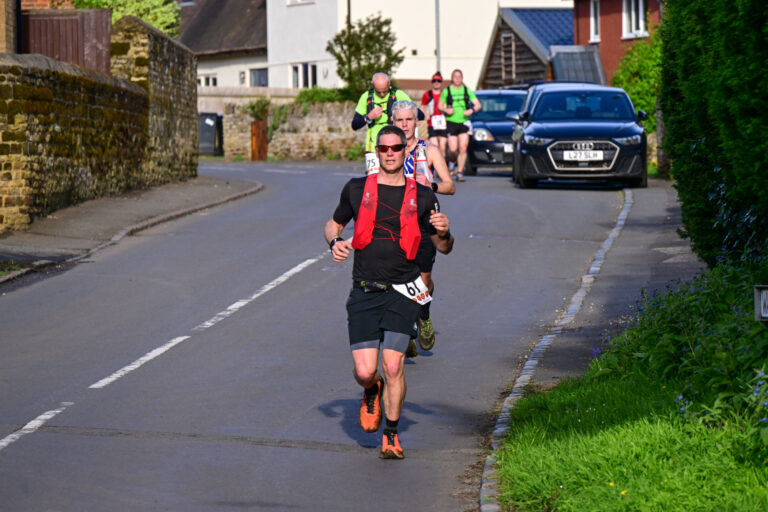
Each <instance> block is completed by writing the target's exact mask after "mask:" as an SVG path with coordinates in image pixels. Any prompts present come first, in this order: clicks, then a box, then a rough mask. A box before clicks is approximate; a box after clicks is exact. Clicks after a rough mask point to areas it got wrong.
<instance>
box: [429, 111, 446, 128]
mask: <svg viewBox="0 0 768 512" xmlns="http://www.w3.org/2000/svg"><path fill="white" fill-rule="evenodd" d="M430 119H431V120H432V129H434V130H445V129H446V127H447V126H448V125H446V124H445V116H444V115H442V114H440V115H439V116H432V117H431V118H430Z"/></svg>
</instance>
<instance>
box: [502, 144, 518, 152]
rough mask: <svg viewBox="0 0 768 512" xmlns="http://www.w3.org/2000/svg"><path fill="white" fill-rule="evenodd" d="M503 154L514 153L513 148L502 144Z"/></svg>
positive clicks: (511, 145)
mask: <svg viewBox="0 0 768 512" xmlns="http://www.w3.org/2000/svg"><path fill="white" fill-rule="evenodd" d="M504 152H505V153H514V152H515V146H514V145H513V144H504Z"/></svg>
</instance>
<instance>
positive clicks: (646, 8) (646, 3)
mask: <svg viewBox="0 0 768 512" xmlns="http://www.w3.org/2000/svg"><path fill="white" fill-rule="evenodd" d="M661 16H662V6H661V1H660V0H574V2H573V35H574V41H573V43H574V44H576V45H595V46H597V47H598V48H599V49H600V56H601V57H602V60H603V69H604V70H605V75H606V78H607V79H608V81H609V82H610V81H611V79H612V78H613V75H614V74H615V73H616V70H617V69H618V67H619V62H621V59H622V57H624V54H625V53H626V52H627V50H628V49H629V47H630V46H632V44H634V43H635V41H637V40H638V39H643V38H646V37H648V34H649V30H650V29H651V28H652V27H655V26H656V25H658V24H659V21H660V20H661Z"/></svg>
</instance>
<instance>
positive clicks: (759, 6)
mask: <svg viewBox="0 0 768 512" xmlns="http://www.w3.org/2000/svg"><path fill="white" fill-rule="evenodd" d="M661 32H662V41H663V44H662V57H663V61H662V62H663V64H662V109H663V112H664V122H665V126H666V128H667V137H666V140H665V142H664V148H665V149H666V151H667V153H668V155H669V157H670V159H671V160H672V162H673V164H672V170H671V173H672V176H673V178H674V179H675V180H676V182H677V190H678V193H679V197H680V201H681V204H682V216H683V223H684V226H685V231H684V234H685V235H687V236H689V237H690V238H691V241H692V243H693V248H694V250H695V251H696V253H697V254H698V255H699V256H700V257H701V258H702V259H704V260H705V261H706V262H707V263H708V264H709V265H710V266H714V265H715V264H717V262H718V260H720V259H724V260H737V259H740V258H745V259H752V258H756V257H757V258H759V257H761V256H765V255H766V254H768V194H766V193H765V191H766V188H767V187H766V177H765V176H766V174H765V169H766V168H768V138H766V137H765V134H766V133H768V116H766V115H765V98H768V81H766V80H765V79H764V69H765V62H767V61H768V45H766V44H765V34H766V32H768V3H766V2H765V1H764V0H737V1H733V0H668V1H667V2H665V4H664V21H663V23H662V26H661Z"/></svg>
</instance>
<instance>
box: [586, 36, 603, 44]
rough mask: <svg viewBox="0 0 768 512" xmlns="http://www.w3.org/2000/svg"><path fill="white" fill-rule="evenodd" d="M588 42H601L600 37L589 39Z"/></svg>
mask: <svg viewBox="0 0 768 512" xmlns="http://www.w3.org/2000/svg"><path fill="white" fill-rule="evenodd" d="M587 42H588V43H589V44H593V43H599V42H600V38H599V37H598V38H597V39H590V40H589V41H587Z"/></svg>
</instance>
